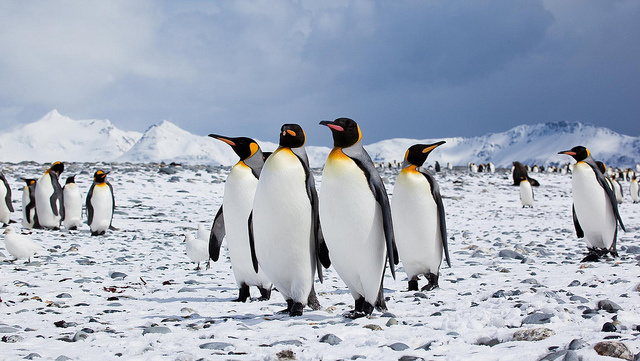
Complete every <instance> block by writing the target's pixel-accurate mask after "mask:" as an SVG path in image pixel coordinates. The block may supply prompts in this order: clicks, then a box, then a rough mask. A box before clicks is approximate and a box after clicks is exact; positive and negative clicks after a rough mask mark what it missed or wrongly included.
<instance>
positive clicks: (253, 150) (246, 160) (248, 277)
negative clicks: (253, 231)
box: [209, 134, 272, 302]
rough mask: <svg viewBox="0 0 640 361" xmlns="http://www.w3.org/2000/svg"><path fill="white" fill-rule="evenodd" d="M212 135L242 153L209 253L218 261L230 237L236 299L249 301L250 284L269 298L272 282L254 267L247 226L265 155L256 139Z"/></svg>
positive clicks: (231, 174)
mask: <svg viewBox="0 0 640 361" xmlns="http://www.w3.org/2000/svg"><path fill="white" fill-rule="evenodd" d="M209 136H210V137H212V138H215V139H218V140H220V141H222V142H225V143H227V144H229V145H230V146H231V149H233V151H234V152H235V153H236V154H237V155H238V156H239V157H240V160H239V161H238V163H236V164H235V165H234V166H233V168H231V171H230V172H229V175H228V176H227V181H226V182H225V185H224V197H223V201H222V205H221V206H220V209H219V210H218V213H217V214H216V217H215V219H214V222H213V227H212V229H211V236H210V239H209V255H210V257H211V259H212V260H213V261H214V262H217V261H218V259H219V257H220V247H221V245H222V240H223V238H225V237H226V239H227V248H228V249H229V256H230V258H231V268H232V269H233V275H234V276H235V279H236V283H237V285H238V288H239V290H240V291H239V295H238V298H237V299H236V301H239V302H245V301H246V300H247V299H248V298H249V296H250V293H249V287H250V286H256V287H258V290H259V291H260V300H268V299H269V298H270V297H271V287H272V284H271V281H269V279H268V278H267V276H266V275H265V274H264V271H263V270H262V269H261V268H260V267H259V268H258V271H257V272H256V271H255V270H254V268H253V261H252V258H251V249H250V246H249V229H248V226H247V224H248V221H249V215H250V214H251V208H252V206H253V197H254V195H255V192H256V187H257V186H258V179H259V178H260V172H261V171H262V167H263V165H264V155H263V153H262V150H261V149H260V146H258V143H256V141H255V140H253V139H250V138H245V137H239V138H232V137H225V136H221V135H217V134H209Z"/></svg>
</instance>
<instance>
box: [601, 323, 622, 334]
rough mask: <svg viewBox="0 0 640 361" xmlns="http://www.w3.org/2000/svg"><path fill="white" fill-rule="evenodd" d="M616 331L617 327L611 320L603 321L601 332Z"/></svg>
mask: <svg viewBox="0 0 640 361" xmlns="http://www.w3.org/2000/svg"><path fill="white" fill-rule="evenodd" d="M616 331H618V329H617V328H616V326H615V325H614V324H613V323H611V322H605V323H604V325H602V332H616Z"/></svg>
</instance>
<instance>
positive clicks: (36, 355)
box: [24, 352, 42, 360]
mask: <svg viewBox="0 0 640 361" xmlns="http://www.w3.org/2000/svg"><path fill="white" fill-rule="evenodd" d="M37 358H42V356H40V354H37V353H35V352H32V353H30V354H28V355H27V356H25V357H24V359H25V360H35V359H37Z"/></svg>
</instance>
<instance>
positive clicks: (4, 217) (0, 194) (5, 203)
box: [0, 172, 13, 226]
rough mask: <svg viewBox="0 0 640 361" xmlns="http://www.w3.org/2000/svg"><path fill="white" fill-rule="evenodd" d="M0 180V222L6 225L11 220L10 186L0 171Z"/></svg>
mask: <svg viewBox="0 0 640 361" xmlns="http://www.w3.org/2000/svg"><path fill="white" fill-rule="evenodd" d="M0 181H1V182H0V223H2V224H4V225H5V226H6V225H8V224H9V222H10V221H11V212H13V204H11V187H10V186H9V183H8V182H7V178H5V177H4V174H3V173H2V172H0Z"/></svg>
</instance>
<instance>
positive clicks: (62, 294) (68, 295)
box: [56, 293, 71, 298]
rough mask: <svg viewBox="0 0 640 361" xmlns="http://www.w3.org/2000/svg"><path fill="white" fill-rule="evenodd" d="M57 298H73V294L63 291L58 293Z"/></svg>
mask: <svg viewBox="0 0 640 361" xmlns="http://www.w3.org/2000/svg"><path fill="white" fill-rule="evenodd" d="M56 298H71V295H70V294H68V293H61V294H59V295H57V296H56Z"/></svg>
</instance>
